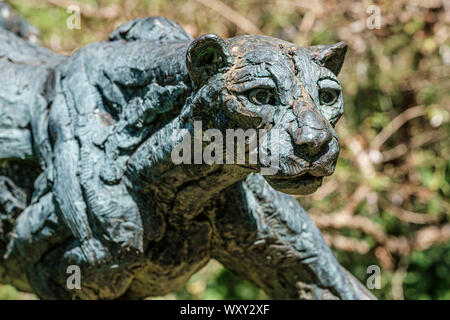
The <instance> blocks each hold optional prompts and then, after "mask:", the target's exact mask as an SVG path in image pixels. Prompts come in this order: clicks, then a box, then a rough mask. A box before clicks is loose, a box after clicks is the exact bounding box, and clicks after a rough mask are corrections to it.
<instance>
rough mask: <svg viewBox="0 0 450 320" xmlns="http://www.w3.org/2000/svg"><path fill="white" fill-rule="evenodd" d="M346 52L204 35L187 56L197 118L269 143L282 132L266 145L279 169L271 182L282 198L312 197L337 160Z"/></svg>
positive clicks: (265, 39)
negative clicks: (256, 134) (262, 134)
mask: <svg viewBox="0 0 450 320" xmlns="http://www.w3.org/2000/svg"><path fill="white" fill-rule="evenodd" d="M346 49H347V47H346V45H345V43H343V42H339V43H337V44H335V45H330V46H327V45H321V46H315V47H308V48H299V47H297V46H296V45H294V44H292V43H289V42H285V41H282V40H279V39H276V38H272V37H267V36H241V37H236V38H232V39H227V40H224V39H221V38H220V37H219V36H217V35H213V34H206V35H203V36H201V37H199V38H198V39H196V40H194V41H193V42H192V44H191V45H190V47H189V49H188V52H187V68H188V71H189V74H190V77H191V79H192V82H193V85H194V89H195V91H196V101H195V102H194V104H195V105H196V107H195V108H194V117H196V118H197V119H200V120H202V121H204V122H205V121H206V122H208V123H209V126H210V127H215V128H218V129H221V130H224V129H237V128H241V129H243V130H247V129H252V128H253V129H266V130H267V135H266V137H269V136H270V134H271V132H274V130H277V136H278V141H276V142H273V139H267V149H268V150H269V152H270V150H275V149H276V150H277V152H278V159H279V167H278V170H277V172H276V173H275V174H273V175H266V176H265V178H266V180H267V181H268V182H269V183H270V184H271V185H272V186H273V187H274V188H275V189H277V190H279V191H282V192H285V193H290V194H308V193H312V192H314V191H315V190H316V189H317V188H318V187H319V186H320V185H321V183H322V179H323V177H324V176H328V175H331V174H332V173H333V172H334V169H335V165H336V161H337V158H338V155H339V140H338V137H337V134H336V131H335V130H334V125H335V124H336V122H337V121H338V120H339V118H340V116H341V115H342V113H343V99H342V93H341V87H340V84H339V81H338V79H337V75H338V73H339V71H340V69H341V66H342V64H343V61H344V56H345V52H346ZM271 141H272V142H271ZM274 143H277V145H274ZM266 165H268V164H267V163H264V161H259V163H258V166H259V167H261V166H266Z"/></svg>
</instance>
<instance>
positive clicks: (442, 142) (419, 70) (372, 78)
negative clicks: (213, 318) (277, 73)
mask: <svg viewBox="0 0 450 320" xmlns="http://www.w3.org/2000/svg"><path fill="white" fill-rule="evenodd" d="M8 2H9V3H10V4H11V5H12V6H13V7H14V8H16V9H17V10H18V11H19V12H20V13H22V14H23V15H24V16H25V17H26V19H27V20H28V21H30V22H31V23H32V24H34V25H35V26H36V27H38V28H39V29H40V30H41V33H42V43H43V45H45V46H47V47H49V48H51V49H52V50H54V51H57V52H60V53H62V54H71V53H73V52H74V51H75V50H77V49H78V48H79V47H81V46H83V45H85V44H88V43H91V42H94V41H101V40H104V39H106V38H107V35H108V33H110V32H111V31H112V30H113V29H114V28H116V27H117V26H118V25H120V24H122V23H124V22H125V21H128V20H130V19H134V18H137V17H143V16H150V15H162V16H166V17H169V18H171V19H173V20H175V21H177V22H179V23H180V24H181V25H182V26H183V27H184V28H185V29H186V30H187V31H188V32H189V33H191V34H192V35H193V36H198V35H200V34H203V33H207V32H213V33H217V34H219V35H221V36H222V37H232V36H236V35H239V34H246V33H255V32H260V33H263V34H266V35H271V36H274V37H279V38H282V39H284V40H287V41H291V42H293V43H296V44H297V45H300V46H307V45H314V44H325V43H333V42H337V41H341V40H344V41H346V42H347V43H348V44H349V51H348V54H347V58H346V62H345V64H344V68H343V70H342V72H341V75H340V79H341V82H342V86H343V88H344V98H345V115H344V117H343V119H341V120H340V122H339V124H338V126H337V130H338V133H339V135H340V138H341V144H342V152H341V156H340V160H339V162H338V166H337V169H336V172H335V174H334V175H333V176H332V177H330V178H328V179H326V181H325V182H324V185H323V187H322V188H321V189H319V191H318V192H316V193H315V194H313V195H310V196H306V197H301V198H300V199H299V201H300V202H301V203H302V204H303V205H304V206H305V208H306V209H308V212H309V213H310V215H311V216H312V218H313V220H314V221H315V222H316V224H317V225H318V227H319V228H320V229H321V230H322V232H323V233H324V236H325V238H326V240H327V241H328V242H329V243H330V245H331V246H332V248H333V250H334V252H335V253H336V256H337V258H338V260H339V261H340V263H341V264H342V265H343V266H345V267H346V268H347V269H349V270H350V271H351V272H352V273H353V274H355V275H356V276H357V277H358V278H359V279H360V280H361V281H362V282H363V283H365V282H366V279H367V277H368V275H367V273H366V270H367V267H368V266H369V265H379V266H380V267H381V270H382V287H381V289H379V290H373V293H374V294H375V295H377V296H378V297H379V298H381V299H450V242H449V240H450V224H449V223H450V222H449V216H450V214H449V213H450V201H449V199H450V160H449V159H450V143H449V142H450V141H449V133H450V121H449V120H450V96H449V92H450V90H449V89H450V81H449V75H450V68H449V66H450V42H449V37H450V27H449V25H450V7H449V6H448V3H447V4H445V1H439V0H423V1H419V0H415V1H406V0H399V1H374V2H369V1H361V2H353V1H347V0H346V1H337V0H331V1H308V0H297V1H295V0H291V1H290V0H263V1H257V0H249V1H239V0H226V1H225V0H223V1H219V0H195V1H194V0H191V1H181V0H170V1H162V0H128V1H119V0H98V1H95V0H89V1H88V0H84V1H70V0H14V1H8ZM74 3H75V4H78V5H79V7H80V8H81V13H82V17H81V29H80V30H70V29H68V28H67V27H66V20H67V18H68V17H69V16H70V13H68V12H66V8H67V6H68V5H70V4H74ZM372 4H375V5H377V6H378V7H377V8H379V9H380V13H381V25H380V28H375V29H374V28H370V27H369V26H368V19H370V18H371V17H372V18H373V11H370V10H369V11H368V8H369V6H370V5H372ZM412 108H414V109H412ZM325 214H326V215H327V216H324V215H325ZM333 217H335V218H333ZM21 297H25V298H28V297H30V296H28V295H25V296H24V295H23V294H21V293H17V291H15V290H14V289H12V288H11V287H8V286H0V299H13V298H21ZM161 298H166V299H177V298H178V299H180V298H182V299H260V298H266V296H265V294H264V293H263V292H261V291H260V290H258V289H256V288H255V287H254V286H253V285H251V284H250V283H248V282H246V281H242V280H240V279H238V278H237V277H236V276H234V275H233V274H232V273H230V272H229V271H227V270H225V269H224V268H223V267H222V266H221V265H220V264H219V263H217V262H215V261H212V262H210V263H209V264H208V265H207V266H206V267H205V268H204V269H203V270H202V271H201V272H200V273H198V274H196V275H195V276H194V277H192V279H191V280H190V281H189V282H188V283H187V284H186V286H185V288H184V289H183V290H182V291H180V292H177V293H174V294H170V295H168V296H165V297H161Z"/></svg>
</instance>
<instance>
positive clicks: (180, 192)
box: [126, 104, 253, 219]
mask: <svg viewBox="0 0 450 320" xmlns="http://www.w3.org/2000/svg"><path fill="white" fill-rule="evenodd" d="M191 108H192V107H191V105H190V104H187V105H186V106H185V107H184V108H183V110H182V111H181V113H180V114H179V115H178V116H177V117H176V118H175V119H173V120H172V121H170V122H169V123H168V124H166V125H165V126H164V127H162V128H161V129H160V130H158V131H157V132H155V133H154V134H153V135H152V136H151V137H150V138H149V139H148V140H147V141H145V142H144V143H143V144H142V145H141V146H140V147H139V149H138V150H137V151H136V152H135V153H134V154H133V155H132V157H131V158H130V160H129V162H128V168H127V173H126V181H127V185H128V187H129V188H130V189H131V190H132V191H133V192H137V193H139V194H140V196H145V197H146V198H148V199H154V200H155V202H156V206H157V207H159V208H161V209H162V210H163V211H164V212H165V213H171V214H173V215H175V216H180V217H184V218H188V219H190V218H193V217H195V216H196V215H198V214H199V213H201V211H202V210H203V208H204V207H205V205H206V203H207V202H208V201H210V200H211V199H212V198H213V197H215V196H216V195H218V194H219V193H220V192H221V191H222V190H224V189H226V188H227V187H229V186H230V185H232V184H234V183H236V182H238V181H241V180H243V179H245V177H246V176H247V175H248V174H249V173H251V172H253V171H252V170H251V169H248V168H245V167H241V166H238V165H232V164H208V161H206V163H205V161H204V160H205V159H203V158H202V155H203V151H204V144H202V143H201V142H199V141H198V139H199V137H198V132H197V130H195V129H194V126H193V121H192V119H191V115H192V112H191V111H192V110H191ZM197 129H198V128H197ZM199 143H200V147H199ZM198 148H200V149H198ZM186 152H188V153H189V154H188V155H186ZM199 160H200V161H199Z"/></svg>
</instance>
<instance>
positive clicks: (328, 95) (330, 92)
mask: <svg viewBox="0 0 450 320" xmlns="http://www.w3.org/2000/svg"><path fill="white" fill-rule="evenodd" d="M338 97H339V91H338V90H336V89H331V88H327V89H321V90H320V91H319V100H320V104H324V105H326V106H331V105H333V104H334V103H335V102H336V100H337V98H338Z"/></svg>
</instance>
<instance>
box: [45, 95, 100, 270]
mask: <svg viewBox="0 0 450 320" xmlns="http://www.w3.org/2000/svg"><path fill="white" fill-rule="evenodd" d="M49 126H50V131H51V134H52V135H53V139H54V140H55V142H54V150H53V152H54V167H55V177H54V185H53V193H54V196H55V200H56V202H57V204H58V206H59V208H60V212H61V214H62V218H63V219H62V220H63V221H64V222H65V223H66V224H67V226H68V227H69V229H70V230H71V231H72V233H73V235H74V236H75V238H76V239H78V240H79V241H80V243H81V247H82V250H83V254H84V255H85V257H86V259H87V261H88V262H89V263H91V264H96V263H98V262H99V261H102V260H104V259H105V257H106V256H107V255H108V253H107V252H106V250H105V248H103V246H102V244H101V243H100V241H98V240H97V239H95V238H94V235H93V233H92V230H91V228H90V225H89V220H88V215H87V207H86V203H85V201H84V198H83V193H82V190H81V186H80V182H79V178H78V176H77V172H78V171H79V167H78V159H79V156H80V155H79V153H80V150H79V145H78V143H77V141H76V139H75V137H74V134H73V129H72V128H73V123H72V119H71V117H70V114H69V111H68V110H67V107H66V105H65V101H64V98H63V96H62V95H59V96H57V97H56V98H55V101H54V102H53V105H52V109H51V113H50V120H49Z"/></svg>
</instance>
